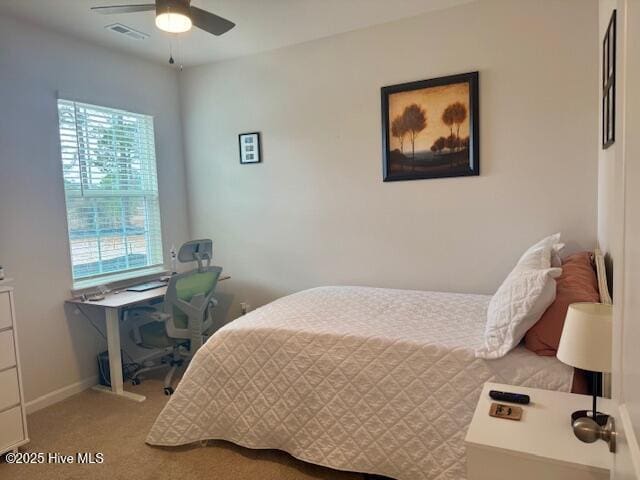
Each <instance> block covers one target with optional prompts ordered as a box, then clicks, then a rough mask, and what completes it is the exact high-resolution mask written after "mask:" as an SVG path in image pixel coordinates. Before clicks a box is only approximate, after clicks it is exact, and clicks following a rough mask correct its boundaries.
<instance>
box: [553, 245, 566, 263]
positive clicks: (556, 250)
mask: <svg viewBox="0 0 640 480" xmlns="http://www.w3.org/2000/svg"><path fill="white" fill-rule="evenodd" d="M564 246H565V245H564V243H555V244H554V245H553V247H551V266H552V267H561V266H562V250H564Z"/></svg>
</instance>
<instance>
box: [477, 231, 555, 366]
mask: <svg viewBox="0 0 640 480" xmlns="http://www.w3.org/2000/svg"><path fill="white" fill-rule="evenodd" d="M539 243H540V242H539ZM553 244H554V242H552V243H546V244H543V246H538V247H537V248H535V249H534V248H533V247H532V248H530V249H529V250H527V251H526V252H525V253H524V255H523V256H522V258H520V260H519V261H518V264H517V265H516V266H515V268H514V269H513V270H512V271H511V273H510V274H509V275H508V276H507V278H506V279H505V281H504V282H503V283H502V285H500V288H499V289H498V291H497V292H496V294H495V295H494V296H493V298H491V301H490V302H489V307H488V309H487V324H486V326H485V332H484V346H483V347H482V348H480V349H478V350H476V357H478V358H500V357H504V356H505V355H506V354H507V353H508V352H509V351H510V350H512V349H513V348H515V347H516V346H517V345H518V343H520V340H522V338H523V337H524V335H525V334H526V333H527V331H528V330H529V329H530V328H531V327H533V325H535V323H536V322H537V321H538V320H540V317H542V314H543V313H544V312H545V310H546V309H547V308H548V307H549V305H551V303H553V301H554V300H555V298H556V281H555V278H557V277H558V276H560V274H561V273H562V269H561V268H551V267H550V263H551V249H552V246H553Z"/></svg>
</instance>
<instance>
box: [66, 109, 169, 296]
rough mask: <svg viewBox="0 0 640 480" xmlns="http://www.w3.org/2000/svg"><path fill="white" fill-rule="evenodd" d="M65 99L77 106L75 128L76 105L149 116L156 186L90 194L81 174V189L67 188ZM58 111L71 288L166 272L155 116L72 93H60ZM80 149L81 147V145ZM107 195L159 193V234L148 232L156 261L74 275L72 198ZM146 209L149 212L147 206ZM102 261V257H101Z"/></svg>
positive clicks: (79, 164) (119, 196) (117, 196)
mask: <svg viewBox="0 0 640 480" xmlns="http://www.w3.org/2000/svg"><path fill="white" fill-rule="evenodd" d="M61 102H62V103H66V104H71V105H73V107H74V120H73V121H74V124H75V128H76V130H77V129H78V123H77V117H76V116H75V115H77V106H78V105H80V106H83V107H88V108H94V109H96V110H97V111H99V112H107V111H114V112H117V113H121V114H123V115H129V116H132V117H138V118H140V117H147V120H148V121H149V122H150V129H151V134H150V135H149V138H150V139H151V141H152V142H151V146H150V147H148V148H149V149H150V152H151V155H152V162H153V164H152V167H153V175H154V177H155V178H154V181H155V189H153V188H152V189H140V190H131V192H130V193H128V194H127V191H126V190H125V189H123V190H115V189H114V190H109V189H105V190H98V189H95V190H92V191H91V194H90V195H85V194H84V191H83V190H84V187H83V181H84V180H83V179H82V178H80V180H79V181H80V193H79V194H77V193H74V192H73V191H72V190H67V183H66V177H65V170H64V155H65V153H64V152H63V141H62V135H63V131H62V122H61V114H60V105H61ZM56 114H57V118H58V132H57V133H58V142H59V151H58V152H59V157H58V161H59V162H60V164H59V165H60V169H61V177H62V184H63V192H64V197H65V225H66V229H67V242H68V247H69V249H68V258H69V266H70V273H71V279H72V291H81V290H85V289H88V288H91V287H95V286H98V285H108V284H111V283H122V282H126V281H127V280H132V279H139V278H144V277H149V276H157V275H158V274H163V273H166V272H167V271H168V270H167V269H166V267H165V258H164V238H163V234H162V209H161V206H160V203H161V202H160V186H159V182H158V159H157V155H156V141H155V117H154V115H151V114H148V113H139V112H133V111H131V110H125V109H122V108H117V107H111V106H107V105H98V104H95V103H89V102H85V101H81V100H75V99H72V98H69V97H58V98H57V99H56ZM78 149H79V147H78ZM76 155H77V162H78V169H79V171H80V175H81V176H82V168H85V169H86V168H87V167H86V166H85V167H82V166H81V162H86V161H87V159H86V158H82V159H81V158H80V155H79V152H77V153H76ZM108 196H112V197H113V198H114V199H125V198H142V199H144V201H145V202H146V201H147V199H148V198H150V197H154V196H155V197H156V200H157V217H158V218H157V232H158V233H157V235H153V236H151V235H148V236H147V239H148V241H151V240H152V238H153V240H154V241H157V243H158V244H157V245H155V249H157V252H156V257H154V258H155V259H156V260H157V261H155V262H152V263H150V264H148V265H144V266H135V267H129V268H125V269H120V270H114V271H109V272H101V273H97V274H93V275H86V276H82V277H77V278H76V277H75V268H76V265H74V258H73V249H72V232H71V228H70V217H69V199H70V198H71V199H72V198H78V199H82V198H96V199H105V198H107V197H108ZM145 212H146V213H148V212H147V211H146V210H145ZM148 222H149V220H148V219H145V224H144V225H145V226H144V228H145V230H146V231H149V229H150V228H151V227H150V225H151V224H150V223H148ZM99 238H100V237H97V241H100V240H99ZM154 243H155V242H154ZM149 248H154V247H150V246H149V245H147V249H149ZM149 260H152V259H151V258H149ZM100 261H102V260H100Z"/></svg>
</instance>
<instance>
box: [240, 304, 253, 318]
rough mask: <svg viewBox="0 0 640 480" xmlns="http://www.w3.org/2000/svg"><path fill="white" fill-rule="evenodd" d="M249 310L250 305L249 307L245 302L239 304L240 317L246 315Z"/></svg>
mask: <svg viewBox="0 0 640 480" xmlns="http://www.w3.org/2000/svg"><path fill="white" fill-rule="evenodd" d="M250 309H251V305H249V304H248V303H247V302H240V311H241V312H242V315H246V314H247V313H248V312H249V310H250Z"/></svg>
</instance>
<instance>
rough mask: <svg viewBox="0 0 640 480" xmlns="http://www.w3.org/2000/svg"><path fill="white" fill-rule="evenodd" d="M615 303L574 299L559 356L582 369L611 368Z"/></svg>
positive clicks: (601, 369) (561, 341)
mask: <svg viewBox="0 0 640 480" xmlns="http://www.w3.org/2000/svg"><path fill="white" fill-rule="evenodd" d="M612 313H613V307H612V306H611V305H604V304H602V303H572V304H571V305H569V309H568V310H567V317H566V319H565V322H564V328H563V329H562V336H561V337H560V345H559V346H558V354H557V356H558V359H559V360H560V361H561V362H563V363H566V364H567V365H571V366H572V367H575V368H580V369H582V370H589V371H591V372H607V373H608V372H610V371H611V330H612V316H613V315H612Z"/></svg>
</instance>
